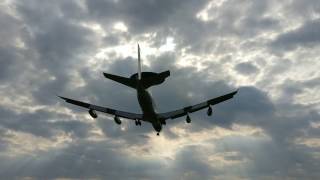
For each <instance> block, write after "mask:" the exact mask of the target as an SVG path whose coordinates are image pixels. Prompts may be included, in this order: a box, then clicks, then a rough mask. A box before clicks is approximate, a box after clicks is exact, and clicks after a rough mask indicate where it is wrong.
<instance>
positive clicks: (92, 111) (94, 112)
mask: <svg viewBox="0 0 320 180" xmlns="http://www.w3.org/2000/svg"><path fill="white" fill-rule="evenodd" d="M89 114H90V116H91V117H92V118H94V119H95V118H97V117H98V115H97V113H96V111H95V110H93V109H89Z"/></svg>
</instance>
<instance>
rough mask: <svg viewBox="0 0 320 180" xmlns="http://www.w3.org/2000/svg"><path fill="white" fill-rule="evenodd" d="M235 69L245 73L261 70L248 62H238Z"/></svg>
mask: <svg viewBox="0 0 320 180" xmlns="http://www.w3.org/2000/svg"><path fill="white" fill-rule="evenodd" d="M235 69H236V71H238V72H239V73H241V74H243V75H250V74H255V73H257V72H258V71H259V69H258V68H257V67H256V66H255V65H253V64H251V63H248V62H244V63H239V64H237V65H236V67H235Z"/></svg>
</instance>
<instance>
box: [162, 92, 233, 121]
mask: <svg viewBox="0 0 320 180" xmlns="http://www.w3.org/2000/svg"><path fill="white" fill-rule="evenodd" d="M237 92H238V91H234V92H232V93H229V94H225V95H223V96H219V97H216V98H213V99H210V100H208V101H205V102H202V103H199V104H196V105H193V106H187V107H184V108H182V109H178V110H175V111H171V112H166V113H160V114H159V116H160V118H162V119H164V120H166V119H175V118H178V117H181V116H185V115H187V113H193V112H196V111H199V110H201V109H204V108H207V107H209V106H210V105H215V104H218V103H221V102H223V101H226V100H228V99H231V98H233V96H234V95H235V94H237Z"/></svg>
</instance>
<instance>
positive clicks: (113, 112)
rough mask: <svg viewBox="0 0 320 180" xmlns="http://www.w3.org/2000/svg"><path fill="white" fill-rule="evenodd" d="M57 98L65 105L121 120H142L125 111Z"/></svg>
mask: <svg viewBox="0 0 320 180" xmlns="http://www.w3.org/2000/svg"><path fill="white" fill-rule="evenodd" d="M59 97H60V98H61V99H63V100H65V101H66V102H67V103H70V104H74V105H77V106H81V107H84V108H87V109H89V110H95V111H99V112H104V113H107V114H111V115H115V116H119V117H122V118H127V119H132V120H142V114H135V113H129V112H125V111H118V110H115V109H110V108H106V107H102V106H96V105H93V104H89V103H85V102H81V101H77V100H73V99H69V98H65V97H61V96H59Z"/></svg>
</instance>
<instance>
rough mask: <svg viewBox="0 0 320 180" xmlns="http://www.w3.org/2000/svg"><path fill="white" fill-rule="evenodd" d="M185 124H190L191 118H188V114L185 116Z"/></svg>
mask: <svg viewBox="0 0 320 180" xmlns="http://www.w3.org/2000/svg"><path fill="white" fill-rule="evenodd" d="M186 122H187V123H191V118H190V116H189V114H188V115H187V118H186Z"/></svg>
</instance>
